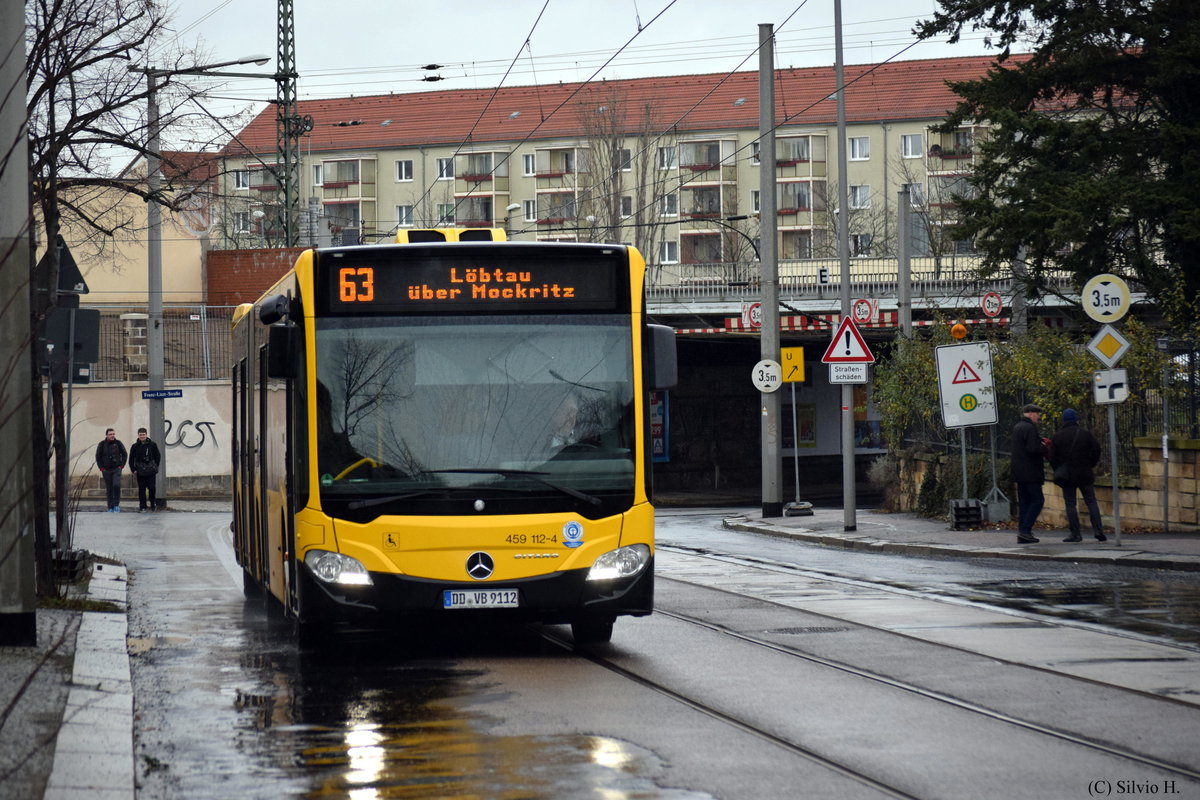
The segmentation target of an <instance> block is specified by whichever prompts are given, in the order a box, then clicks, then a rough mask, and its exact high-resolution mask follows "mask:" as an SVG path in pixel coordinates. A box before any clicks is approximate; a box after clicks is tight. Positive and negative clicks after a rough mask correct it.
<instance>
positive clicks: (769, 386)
mask: <svg viewBox="0 0 1200 800" xmlns="http://www.w3.org/2000/svg"><path fill="white" fill-rule="evenodd" d="M750 380H751V381H752V382H753V383H754V388H756V389H758V390H759V391H760V392H763V393H764V394H770V393H771V392H774V391H776V390H778V389H779V387H780V386H782V385H783V368H782V367H781V366H779V362H778V361H773V360H771V359H769V358H764V359H763V360H762V361H759V362H758V363H757V364H755V365H754V369H753V370H751V371H750Z"/></svg>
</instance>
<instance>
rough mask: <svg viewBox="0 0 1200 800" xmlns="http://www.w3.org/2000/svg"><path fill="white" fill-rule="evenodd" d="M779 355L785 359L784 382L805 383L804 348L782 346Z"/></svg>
mask: <svg viewBox="0 0 1200 800" xmlns="http://www.w3.org/2000/svg"><path fill="white" fill-rule="evenodd" d="M779 357H780V358H781V359H782V360H783V364H781V366H782V367H783V382H784V383H804V348H803V347H781V348H780V349H779Z"/></svg>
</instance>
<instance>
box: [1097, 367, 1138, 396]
mask: <svg viewBox="0 0 1200 800" xmlns="http://www.w3.org/2000/svg"><path fill="white" fill-rule="evenodd" d="M1092 392H1093V393H1092V399H1093V400H1095V402H1096V404H1097V405H1106V404H1108V403H1124V402H1125V401H1126V400H1127V399H1128V398H1129V378H1128V377H1127V374H1126V371H1125V370H1123V369H1102V370H1098V371H1096V372H1093V373H1092Z"/></svg>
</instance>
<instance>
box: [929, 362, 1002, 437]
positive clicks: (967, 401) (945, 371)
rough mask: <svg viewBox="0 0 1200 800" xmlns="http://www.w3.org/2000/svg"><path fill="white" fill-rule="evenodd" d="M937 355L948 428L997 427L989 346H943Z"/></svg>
mask: <svg viewBox="0 0 1200 800" xmlns="http://www.w3.org/2000/svg"><path fill="white" fill-rule="evenodd" d="M934 355H935V357H936V359H937V370H938V395H939V396H940V397H941V400H942V422H943V423H944V424H945V425H946V427H947V428H967V427H970V426H972V425H994V424H996V386H995V383H994V382H993V381H992V350H991V347H989V346H988V343H987V342H971V343H969V344H948V345H942V346H941V347H938V348H937V349H936V351H935V353H934Z"/></svg>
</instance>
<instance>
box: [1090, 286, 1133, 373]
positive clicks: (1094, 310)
mask: <svg viewBox="0 0 1200 800" xmlns="http://www.w3.org/2000/svg"><path fill="white" fill-rule="evenodd" d="M1080 302H1081V303H1082V305H1083V312H1084V313H1085V314H1087V315H1088V316H1089V317H1091V318H1092V319H1094V320H1096V322H1116V321H1117V320H1119V319H1121V318H1122V317H1124V316H1125V314H1126V313H1128V312H1129V285H1128V284H1127V283H1125V280H1124V279H1123V278H1119V277H1117V276H1116V275H1109V274H1108V273H1105V274H1103V275H1097V276H1095V277H1094V278H1092V279H1091V280H1089V281H1088V282H1087V283H1085V284H1084V285H1083V292H1082V294H1081V295H1080ZM1109 366H1112V365H1111V364H1110V365H1109Z"/></svg>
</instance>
